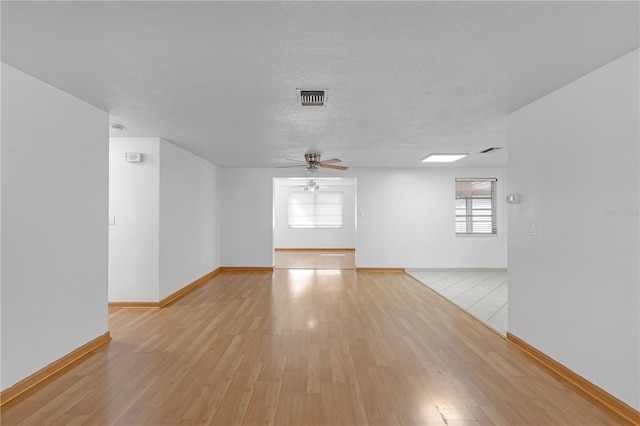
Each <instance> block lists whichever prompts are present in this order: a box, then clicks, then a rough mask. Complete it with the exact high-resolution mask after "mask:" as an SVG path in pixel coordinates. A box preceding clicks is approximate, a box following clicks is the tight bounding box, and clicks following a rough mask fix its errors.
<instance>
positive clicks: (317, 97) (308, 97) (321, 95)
mask: <svg viewBox="0 0 640 426" xmlns="http://www.w3.org/2000/svg"><path fill="white" fill-rule="evenodd" d="M298 98H299V99H300V105H302V106H324V105H325V103H326V100H327V96H326V91H325V90H303V89H298Z"/></svg>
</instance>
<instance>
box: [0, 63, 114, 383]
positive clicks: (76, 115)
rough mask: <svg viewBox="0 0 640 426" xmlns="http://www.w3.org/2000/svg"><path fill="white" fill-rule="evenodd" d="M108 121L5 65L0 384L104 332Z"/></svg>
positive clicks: (17, 378)
mask: <svg viewBox="0 0 640 426" xmlns="http://www.w3.org/2000/svg"><path fill="white" fill-rule="evenodd" d="M108 124H109V119H108V115H107V113H106V112H104V111H101V110H99V109H98V108H95V107H94V106H91V105H89V104H87V103H85V102H83V101H80V100H79V99H77V98H74V97H72V96H70V95H68V94H66V93H64V92H61V91H60V90H58V89H55V88H54V87H51V86H49V85H47V84H45V83H43V82H41V81H39V80H36V79H34V78H33V77H30V76H28V75H26V74H24V73H22V72H20V71H18V70H16V69H14V68H12V67H9V66H6V65H4V64H2V289H1V291H2V318H1V320H2V321H1V322H2V327H1V341H2V366H1V370H2V383H1V388H2V389H3V390H4V389H7V388H8V387H10V386H12V385H14V384H15V383H17V382H18V381H20V380H22V379H24V378H26V377H28V376H29V375H31V374H33V373H35V372H36V371H38V370H40V369H42V368H43V367H45V366H47V365H48V364H50V363H52V362H53V361H55V360H57V359H59V358H61V357H63V356H65V355H67V354H68V353H69V352H71V351H73V350H75V349H77V348H78V347H80V346H82V345H84V344H85V343H87V342H89V341H91V340H93V339H95V338H97V337H99V336H101V335H102V334H104V333H105V332H107V191H108V187H107V186H108V164H107V159H108Z"/></svg>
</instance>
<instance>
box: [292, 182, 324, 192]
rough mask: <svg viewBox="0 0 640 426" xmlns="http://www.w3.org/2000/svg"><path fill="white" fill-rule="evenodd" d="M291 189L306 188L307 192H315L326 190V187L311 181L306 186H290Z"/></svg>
mask: <svg viewBox="0 0 640 426" xmlns="http://www.w3.org/2000/svg"><path fill="white" fill-rule="evenodd" d="M289 188H304V190H305V191H309V192H315V191H318V190H320V188H325V187H324V186H319V185H318V183H317V182H316V181H315V180H313V179H309V181H308V182H307V184H306V185H295V186H290V187H289Z"/></svg>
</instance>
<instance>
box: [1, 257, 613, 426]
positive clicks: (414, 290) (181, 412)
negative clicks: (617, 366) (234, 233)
mask: <svg viewBox="0 0 640 426" xmlns="http://www.w3.org/2000/svg"><path fill="white" fill-rule="evenodd" d="M110 331H111V335H112V337H113V340H112V342H111V343H110V344H109V345H108V346H106V347H104V348H102V349H100V350H97V351H96V352H95V353H94V354H93V355H91V356H90V357H89V358H88V359H86V360H85V361H84V362H82V363H80V364H79V365H77V366H75V367H74V368H72V369H69V370H68V371H66V372H65V373H63V374H61V375H59V376H58V377H57V378H55V379H54V380H52V381H50V382H48V383H47V384H46V385H44V386H42V387H41V388H40V389H38V390H37V391H36V392H34V393H32V394H31V395H29V396H27V397H26V398H22V399H21V400H18V401H16V402H10V403H9V404H7V405H6V406H5V407H3V409H2V413H1V416H2V417H1V420H2V424H3V425H5V426H6V425H45V424H59V425H70V424H86V425H203V424H216V425H240V424H250V425H253V424H255V425H257V424H263V425H306V424H309V425H310V424H326V425H374V424H375V425H398V424H402V425H412V424H422V425H445V424H447V425H450V426H462V425H580V426H585V425H623V424H625V423H624V421H623V420H621V419H619V418H617V417H613V416H612V415H610V414H608V413H606V412H604V411H602V410H601V409H600V408H599V407H598V406H595V405H594V404H592V403H591V402H590V401H588V400H586V399H584V398H582V397H581V396H580V395H578V394H577V393H575V391H574V390H573V389H572V388H571V387H570V386H569V385H567V384H565V383H563V382H561V381H559V380H558V379H556V378H554V377H552V376H551V375H550V374H548V373H547V372H546V371H545V370H543V369H541V368H539V367H538V366H537V365H536V364H534V363H533V362H532V361H530V360H529V359H528V358H527V357H526V356H525V355H523V354H522V353H521V352H519V350H518V349H517V348H515V347H513V346H512V345H511V344H509V343H508V342H507V341H505V340H504V339H502V338H501V337H500V336H498V335H497V334H496V333H494V332H492V331H490V330H489V329H487V328H486V327H484V326H483V325H482V324H479V323H478V322H477V321H476V320H474V319H472V318H471V317H469V316H468V315H467V314H466V313H464V312H463V311H461V310H459V309H458V308H457V307H455V306H453V305H452V304H451V303H449V302H447V301H445V300H443V299H442V298H441V297H440V296H438V295H437V294H436V293H434V292H433V291H432V290H430V289H428V288H427V287H425V286H424V285H422V284H420V283H419V282H417V281H415V280H414V279H413V278H411V277H409V276H408V275H406V274H403V273H390V272H359V273H356V272H354V271H338V270H303V269H301V270H293V269H292V270H285V269H278V270H275V271H274V272H273V273H270V272H224V273H221V274H219V275H218V276H216V277H215V278H213V279H212V280H211V282H210V283H207V284H205V285H203V286H202V287H200V288H198V289H197V290H196V291H194V292H193V293H191V294H189V295H187V296H186V297H185V298H183V299H181V300H179V301H177V302H176V303H175V304H173V305H171V306H168V307H166V308H164V309H160V310H140V309H120V310H112V311H111V312H110Z"/></svg>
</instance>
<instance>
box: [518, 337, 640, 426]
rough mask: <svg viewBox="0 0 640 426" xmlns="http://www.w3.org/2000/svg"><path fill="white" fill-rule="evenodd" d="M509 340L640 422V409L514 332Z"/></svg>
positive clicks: (598, 399)
mask: <svg viewBox="0 0 640 426" xmlns="http://www.w3.org/2000/svg"><path fill="white" fill-rule="evenodd" d="M507 341H508V342H510V343H511V344H513V345H514V346H515V347H517V348H518V349H520V350H521V351H522V352H524V353H526V354H527V355H528V356H529V357H530V358H532V359H533V360H534V361H536V362H537V363H538V364H540V365H541V366H542V367H544V368H546V369H547V370H550V371H551V372H552V373H554V374H555V375H556V376H559V377H560V378H562V379H564V380H566V381H567V382H568V383H569V384H571V385H573V386H574V387H576V388H577V389H578V390H579V391H580V393H581V394H583V395H585V396H587V397H589V398H590V399H592V400H594V401H596V402H597V403H599V404H600V405H602V406H604V407H605V408H607V409H608V410H609V411H611V412H613V413H615V414H617V415H618V416H620V417H622V418H624V419H625V420H627V421H630V422H631V423H632V424H640V411H636V410H635V409H634V408H633V407H631V406H629V405H627V404H626V403H624V402H623V401H621V400H619V399H618V398H616V397H615V396H613V395H611V394H610V393H609V392H607V391H605V390H604V389H602V388H600V387H599V386H597V385H595V384H593V383H591V382H590V381H588V380H587V379H585V378H584V377H582V376H580V375H578V374H577V373H575V372H574V371H572V370H570V369H569V368H567V367H565V366H564V365H562V364H560V363H559V362H558V361H556V360H555V359H553V358H551V357H550V356H548V355H547V354H545V353H544V352H541V351H540V350H538V349H536V348H535V347H533V346H531V345H530V344H528V343H527V342H525V341H524V340H522V339H520V338H519V337H517V336H515V335H514V334H512V333H509V332H507Z"/></svg>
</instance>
